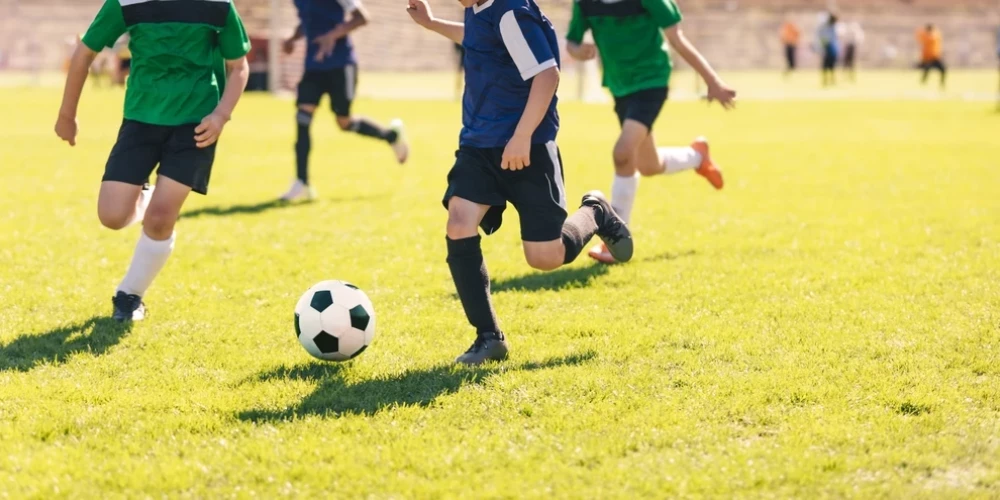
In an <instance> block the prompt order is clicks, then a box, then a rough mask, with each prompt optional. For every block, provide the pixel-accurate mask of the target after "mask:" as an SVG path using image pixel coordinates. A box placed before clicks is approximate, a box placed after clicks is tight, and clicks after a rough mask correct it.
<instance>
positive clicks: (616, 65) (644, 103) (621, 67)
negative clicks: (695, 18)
mask: <svg viewBox="0 0 1000 500" xmlns="http://www.w3.org/2000/svg"><path fill="white" fill-rule="evenodd" d="M681 18H682V16H681V12H680V9H679V8H678V7H677V4H676V3H675V2H674V0H618V1H611V0H575V1H574V2H573V17H572V19H571V20H570V25H569V32H568V33H567V34H566V39H567V42H568V43H567V51H568V52H569V54H570V55H571V56H572V57H573V58H574V59H578V60H581V61H586V60H590V59H593V58H594V57H596V56H597V53H598V52H600V54H601V62H602V63H603V65H604V80H603V84H604V86H605V87H607V88H608V90H610V91H611V95H612V96H614V98H615V113H616V114H617V115H618V121H619V123H620V124H621V127H622V132H621V135H620V136H619V137H618V142H617V143H615V148H614V155H613V156H614V164H615V178H614V181H613V182H612V184H611V204H612V206H613V207H614V209H615V211H616V212H618V214H619V215H620V216H621V217H622V218H623V219H625V220H626V221H629V219H630V217H631V215H632V206H633V205H634V203H635V195H636V190H637V188H638V185H639V179H638V177H637V176H638V174H642V175H647V176H650V175H659V174H674V173H677V172H681V171H684V170H691V169H694V170H695V171H696V172H697V173H699V174H700V175H702V176H703V177H705V178H706V179H708V181H709V182H711V184H712V185H713V186H715V188H716V189H722V185H723V181H722V173H721V172H720V171H719V169H718V168H717V167H716V166H715V164H714V163H713V162H712V159H711V157H710V156H709V150H708V142H707V141H705V139H704V138H698V139H696V140H695V141H694V143H692V144H691V146H690V147H684V148H659V149H658V148H657V147H656V142H655V141H654V140H653V134H652V131H653V123H654V122H655V121H656V118H657V117H658V116H659V114H660V110H661V109H662V108H663V104H664V103H665V102H666V100H667V93H668V89H669V84H670V73H671V70H672V69H673V63H672V61H671V59H670V53H669V52H668V51H667V49H666V47H665V44H664V36H666V40H669V41H670V44H671V45H672V46H673V47H674V49H676V50H677V52H678V53H679V54H680V55H681V57H683V58H684V60H685V61H687V63H688V64H690V65H691V67H692V68H694V69H695V71H697V72H698V74H700V75H701V77H702V78H703V79H704V80H705V83H706V84H707V85H708V99H709V100H710V101H712V100H717V101H719V103H721V104H722V106H723V107H725V108H726V109H729V108H731V107H732V106H733V103H734V101H735V99H736V91H734V90H732V89H731V88H729V87H728V86H727V85H726V84H725V83H724V82H723V81H722V79H721V78H719V75H717V74H716V73H715V71H714V70H713V69H712V67H711V65H709V64H708V61H706V60H705V58H704V57H702V55H701V54H700V53H699V52H698V50H697V49H695V48H694V46H693V45H692V44H691V42H690V41H688V39H687V38H686V37H685V36H684V34H683V33H682V32H681V29H680V23H681ZM587 31H592V32H593V36H594V42H595V43H596V46H595V45H594V44H591V43H584V42H583V36H584V35H585V34H586V33H587ZM590 256H591V257H592V258H594V259H596V260H599V261H601V262H604V263H608V264H610V263H613V262H615V260H614V258H613V257H612V256H611V254H610V253H609V252H608V250H607V248H604V247H603V246H598V247H595V248H594V249H593V250H591V251H590Z"/></svg>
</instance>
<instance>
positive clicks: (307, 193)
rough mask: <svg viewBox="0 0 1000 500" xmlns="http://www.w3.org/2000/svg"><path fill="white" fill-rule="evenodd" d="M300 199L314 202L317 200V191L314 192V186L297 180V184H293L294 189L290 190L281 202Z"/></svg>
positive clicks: (282, 197) (282, 196)
mask: <svg viewBox="0 0 1000 500" xmlns="http://www.w3.org/2000/svg"><path fill="white" fill-rule="evenodd" d="M299 198H305V199H307V200H314V199H316V191H315V190H313V188H312V186H310V185H308V184H306V183H304V182H302V181H301V180H299V179H295V182H293V183H292V187H290V188H289V189H288V192H287V193H285V194H283V195H281V201H294V200H297V199H299Z"/></svg>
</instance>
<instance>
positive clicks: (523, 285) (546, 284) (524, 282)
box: [456, 264, 610, 297]
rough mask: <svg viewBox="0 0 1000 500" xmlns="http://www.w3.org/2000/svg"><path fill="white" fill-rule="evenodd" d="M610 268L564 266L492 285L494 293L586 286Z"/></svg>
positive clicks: (494, 282) (599, 265) (498, 281)
mask: <svg viewBox="0 0 1000 500" xmlns="http://www.w3.org/2000/svg"><path fill="white" fill-rule="evenodd" d="M609 270H610V266H607V265H604V264H594V265H591V266H587V267H564V268H562V269H558V270H556V271H552V272H548V273H540V272H537V273H530V274H525V275H523V276H516V277H513V278H500V279H497V280H493V282H492V283H491V285H490V286H491V289H492V290H493V292H494V293H502V292H510V291H532V292H534V291H540V290H567V289H571V288H585V287H588V286H590V285H591V284H592V283H593V282H594V281H595V280H596V279H597V278H599V277H601V276H604V275H605V274H608V271H609ZM456 297H457V295H456Z"/></svg>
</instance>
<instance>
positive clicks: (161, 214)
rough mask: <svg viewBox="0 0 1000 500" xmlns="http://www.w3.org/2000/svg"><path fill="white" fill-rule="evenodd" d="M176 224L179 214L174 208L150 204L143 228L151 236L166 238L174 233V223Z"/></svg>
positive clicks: (160, 238)
mask: <svg viewBox="0 0 1000 500" xmlns="http://www.w3.org/2000/svg"><path fill="white" fill-rule="evenodd" d="M176 224H177V216H176V214H175V213H174V212H173V211H172V210H168V209H164V208H161V207H155V206H150V207H149V209H147V210H146V217H145V219H144V220H143V222H142V228H143V230H144V231H145V232H146V235H148V236H149V237H150V238H153V239H154V240H165V239H167V238H169V237H170V235H171V234H173V233H174V225H176Z"/></svg>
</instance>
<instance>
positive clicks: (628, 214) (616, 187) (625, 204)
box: [611, 173, 639, 224]
mask: <svg viewBox="0 0 1000 500" xmlns="http://www.w3.org/2000/svg"><path fill="white" fill-rule="evenodd" d="M638 189H639V174H638V173H636V174H635V175H629V176H626V177H623V176H620V175H617V174H616V175H615V180H613V181H611V207H612V208H614V209H615V212H618V215H619V216H621V218H622V219H623V220H625V223H626V224H628V223H629V221H631V220H632V207H633V206H634V205H635V193H636V191H638Z"/></svg>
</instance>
